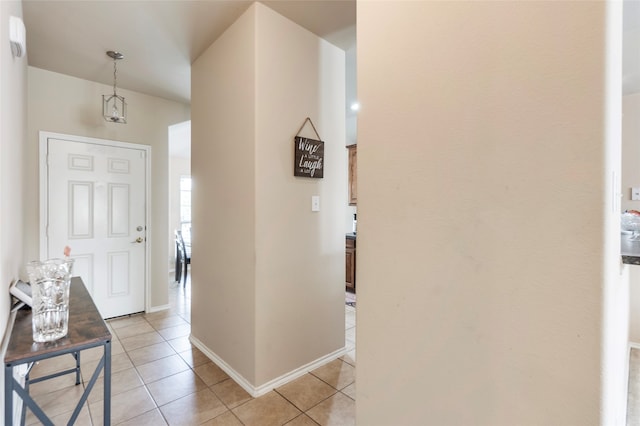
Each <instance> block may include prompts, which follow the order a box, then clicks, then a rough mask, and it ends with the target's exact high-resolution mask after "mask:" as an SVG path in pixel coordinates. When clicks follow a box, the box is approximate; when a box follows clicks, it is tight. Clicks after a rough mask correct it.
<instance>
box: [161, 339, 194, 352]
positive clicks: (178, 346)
mask: <svg viewBox="0 0 640 426" xmlns="http://www.w3.org/2000/svg"><path fill="white" fill-rule="evenodd" d="M167 343H169V344H170V345H171V347H172V348H173V349H175V350H176V352H184V351H186V350H189V349H191V348H193V347H195V346H193V345H192V344H191V342H190V341H189V336H183V337H178V338H177V339H171V340H168V341H167Z"/></svg>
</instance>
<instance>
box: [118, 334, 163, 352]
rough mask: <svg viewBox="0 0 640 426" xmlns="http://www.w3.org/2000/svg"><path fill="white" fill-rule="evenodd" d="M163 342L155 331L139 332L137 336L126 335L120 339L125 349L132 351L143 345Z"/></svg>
mask: <svg viewBox="0 0 640 426" xmlns="http://www.w3.org/2000/svg"><path fill="white" fill-rule="evenodd" d="M160 342H164V338H163V337H162V336H161V335H159V334H158V332H157V331H155V330H154V331H152V332H150V333H144V334H139V335H137V336H132V337H127V338H124V339H122V340H121V341H120V343H121V344H122V347H123V348H124V349H125V350H126V351H133V350H135V349H139V348H143V347H145V346H149V345H154V344H156V343H160Z"/></svg>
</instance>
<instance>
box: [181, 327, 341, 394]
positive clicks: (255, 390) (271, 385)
mask: <svg viewBox="0 0 640 426" xmlns="http://www.w3.org/2000/svg"><path fill="white" fill-rule="evenodd" d="M189 341H190V342H191V343H192V344H193V346H195V347H196V348H198V349H199V350H200V351H202V353H204V354H205V355H206V356H207V358H209V359H210V360H211V361H213V363H214V364H216V365H217V366H218V367H220V368H221V369H222V370H223V371H224V372H225V373H227V374H228V375H229V377H231V378H232V379H233V380H234V381H235V382H236V383H237V384H239V385H240V386H241V387H242V388H243V389H244V390H246V391H247V392H248V393H249V395H251V396H252V397H254V398H257V397H259V396H262V395H264V394H266V393H268V392H270V391H272V390H273V389H275V388H277V387H280V386H282V385H284V384H286V383H289V382H290V381H292V380H295V379H297V378H298V377H301V376H303V375H305V374H307V373H308V372H310V371H312V370H315V369H316V368H318V367H322V366H323V365H325V364H327V363H329V362H331V361H333V360H335V359H338V358H340V357H341V356H343V355H345V354H347V353H348V352H349V351H348V350H347V348H346V346H345V347H342V348H340V349H338V350H336V351H334V352H331V353H330V354H327V355H325V356H322V357H320V358H318V359H316V360H315V361H312V362H310V363H308V364H305V365H303V366H301V367H298V368H296V369H295V370H292V371H290V372H288V373H286V374H283V375H282V376H280V377H276V378H275V379H273V380H270V381H268V382H267V383H265V384H263V385H260V386H254V385H252V384H251V383H250V382H249V381H248V380H247V379H245V378H244V377H243V376H242V375H241V374H240V373H238V372H237V371H236V370H234V369H233V368H232V367H231V366H230V365H229V364H227V363H226V362H225V361H224V360H223V359H222V358H220V357H219V356H218V355H217V354H216V353H214V352H213V351H211V350H210V349H209V348H208V347H207V346H206V345H204V344H203V343H202V342H201V341H200V340H198V339H197V338H195V337H193V335H190V336H189Z"/></svg>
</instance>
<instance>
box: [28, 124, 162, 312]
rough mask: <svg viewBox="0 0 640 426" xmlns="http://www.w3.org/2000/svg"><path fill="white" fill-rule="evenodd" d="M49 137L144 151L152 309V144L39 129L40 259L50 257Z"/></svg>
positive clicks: (147, 268)
mask: <svg viewBox="0 0 640 426" xmlns="http://www.w3.org/2000/svg"><path fill="white" fill-rule="evenodd" d="M49 139H63V140H67V141H71V142H80V143H92V144H95V145H106V146H110V147H116V148H130V149H138V150H142V151H145V160H144V161H145V165H146V167H145V185H144V189H145V191H144V192H145V203H146V208H145V212H144V216H145V222H146V226H147V232H146V239H147V249H146V250H145V254H144V263H145V268H144V310H145V312H149V306H151V305H150V303H151V295H150V294H149V290H150V286H149V276H150V265H151V259H150V253H151V250H150V247H151V244H152V241H151V235H152V234H153V233H152V232H151V220H150V219H151V218H150V211H151V188H150V186H151V161H150V159H151V147H150V146H149V145H140V144H135V143H129V142H120V141H114V140H109V139H97V138H90V137H85V136H75V135H66V134H63V133H53V132H45V131H40V147H39V160H38V161H39V170H40V259H41V260H45V258H46V257H47V246H48V239H49V236H48V232H47V212H48V211H49V205H48V203H49V202H48V197H47V183H48V179H47V176H48V170H47V168H48V165H47V141H48V140H49Z"/></svg>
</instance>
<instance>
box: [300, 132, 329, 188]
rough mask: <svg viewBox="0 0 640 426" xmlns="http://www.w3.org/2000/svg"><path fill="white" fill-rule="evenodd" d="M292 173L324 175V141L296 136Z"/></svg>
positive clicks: (313, 176) (315, 176)
mask: <svg viewBox="0 0 640 426" xmlns="http://www.w3.org/2000/svg"><path fill="white" fill-rule="evenodd" d="M294 151H295V162H294V164H293V175H294V176H303V177H310V178H322V177H323V176H324V142H322V141H319V140H315V139H309V138H303V137H300V136H296V137H295V140H294Z"/></svg>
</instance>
